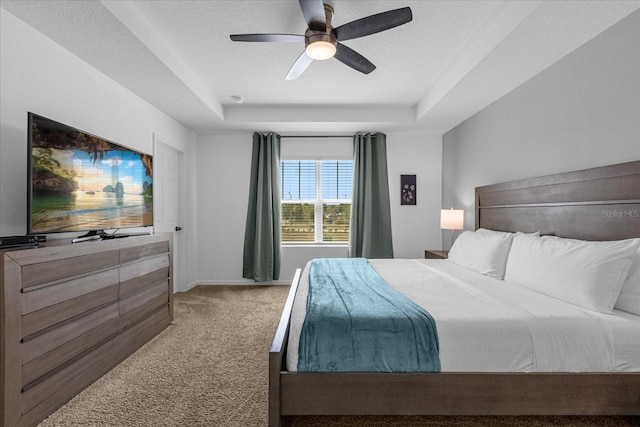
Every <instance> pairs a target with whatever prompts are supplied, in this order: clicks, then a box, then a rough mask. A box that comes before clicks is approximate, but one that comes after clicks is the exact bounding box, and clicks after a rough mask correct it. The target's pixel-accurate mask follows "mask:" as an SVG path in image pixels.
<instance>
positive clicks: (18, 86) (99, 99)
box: [0, 9, 196, 270]
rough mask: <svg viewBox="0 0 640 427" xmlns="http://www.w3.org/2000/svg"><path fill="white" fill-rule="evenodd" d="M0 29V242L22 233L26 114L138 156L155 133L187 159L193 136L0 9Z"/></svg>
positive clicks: (148, 150)
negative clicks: (125, 148)
mask: <svg viewBox="0 0 640 427" xmlns="http://www.w3.org/2000/svg"><path fill="white" fill-rule="evenodd" d="M0 30H1V33H0V43H1V45H0V50H1V52H2V55H1V64H0V94H1V95H2V96H1V97H0V236H11V235H24V234H25V233H26V232H27V228H26V227H27V224H26V211H27V112H29V111H31V112H34V113H37V114H40V115H43V116H45V117H48V118H51V119H54V120H56V121H59V122H62V123H65V124H68V125H70V126H73V127H76V128H79V129H82V130H85V131H87V132H90V133H92V134H95V135H99V136H101V137H103V138H106V139H109V140H112V141H115V142H118V143H120V144H122V145H125V146H129V147H131V148H134V149H137V150H140V151H143V152H146V153H153V135H154V133H155V134H157V135H159V136H160V137H161V139H162V140H163V141H165V142H167V143H170V144H171V145H173V146H174V147H175V148H177V149H178V150H180V151H183V152H184V153H185V156H191V154H190V153H189V151H190V150H192V149H194V148H195V141H196V136H195V134H194V133H192V132H191V131H189V130H188V129H187V128H185V127H184V126H182V125H181V124H179V123H178V122H176V121H175V120H173V119H171V118H170V117H169V116H167V115H166V114H164V113H162V112H161V111H159V110H158V109H156V108H155V107H153V106H151V105H150V104H148V103H147V102H145V101H143V100H142V99H141V98H139V97H138V96H137V95H135V94H134V93H132V92H130V91H129V90H128V89H125V88H124V87H122V86H120V85H119V84H118V83H116V82H114V81H113V80H111V79H110V78H108V77H107V76H105V75H104V74H102V73H100V72H98V71H97V70H96V69H94V68H92V67H91V66H90V65H88V64H87V63H85V62H84V61H82V60H80V59H79V58H78V57H76V56H75V55H73V54H72V53H70V52H68V51H67V50H65V49H63V48H61V47H60V46H59V45H57V44H55V43H54V42H52V41H51V40H50V39H48V38H46V37H45V36H43V35H42V34H41V33H39V32H37V31H36V30H34V29H33V28H31V27H29V26H27V25H26V24H25V23H23V22H22V21H20V20H19V19H17V18H16V17H14V16H13V15H11V14H10V13H8V12H7V11H6V10H4V9H0ZM183 185H184V188H188V186H187V183H184V184H183ZM52 237H53V236H52ZM188 269H190V270H193V267H192V266H190V267H189V268H188Z"/></svg>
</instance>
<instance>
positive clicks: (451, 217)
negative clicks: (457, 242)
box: [440, 208, 464, 246]
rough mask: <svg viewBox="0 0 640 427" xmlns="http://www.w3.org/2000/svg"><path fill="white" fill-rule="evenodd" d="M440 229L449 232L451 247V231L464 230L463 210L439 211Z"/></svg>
mask: <svg viewBox="0 0 640 427" xmlns="http://www.w3.org/2000/svg"><path fill="white" fill-rule="evenodd" d="M440 228H441V229H443V230H451V246H453V230H462V229H463V228H464V210H462V209H453V208H451V209H442V210H441V211H440Z"/></svg>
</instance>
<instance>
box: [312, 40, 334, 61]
mask: <svg viewBox="0 0 640 427" xmlns="http://www.w3.org/2000/svg"><path fill="white" fill-rule="evenodd" d="M306 51H307V55H309V56H310V57H311V58H313V59H316V60H320V61H322V60H325V59H329V58H333V56H334V55H335V54H336V46H335V44H333V43H331V42H328V41H325V40H318V41H316V42H313V43H309V45H307V48H306Z"/></svg>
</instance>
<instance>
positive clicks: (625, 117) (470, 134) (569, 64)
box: [443, 12, 640, 229]
mask: <svg viewBox="0 0 640 427" xmlns="http://www.w3.org/2000/svg"><path fill="white" fill-rule="evenodd" d="M638 28H640V12H635V13H633V14H631V15H630V16H629V17H627V18H626V19H624V20H622V21H621V22H620V23H618V24H616V25H615V26H613V27H611V28H610V29H608V30H607V31H605V32H604V33H602V34H601V35H599V36H598V37H596V38H594V39H593V40H591V41H590V42H588V43H586V44H585V45H583V46H582V47H580V48H579V49H577V50H576V51H574V52H572V53H571V54H569V55H567V56H566V57H565V58H563V59H562V60H560V61H559V62H557V63H556V64H554V65H552V66H551V67H549V68H547V69H546V70H544V71H543V72H542V73H540V74H539V75H537V76H535V77H534V78H532V79H531V80H529V81H528V82H526V83H524V84H523V85H522V86H520V87H518V88H517V89H515V90H514V91H512V92H511V93H509V94H507V95H505V96H504V97H503V98H501V99H499V100H498V101H496V102H495V103H494V104H492V105H490V106H489V107H487V108H485V109H484V110H482V111H481V112H479V113H477V114H476V115H474V116H473V117H471V118H469V119H468V120H466V121H465V122H463V123H462V124H460V125H458V126H457V127H455V128H454V129H452V130H451V131H449V132H447V133H446V134H445V135H444V137H443V205H444V206H449V205H451V206H455V207H462V208H464V209H465V210H466V212H465V228H466V229H473V227H474V212H473V206H474V187H476V186H481V185H488V184H494V183H498V182H503V181H510V180H516V179H523V178H529V177H535V176H541V175H548V174H553V173H558V172H566V171H571V170H578V169H585V168H590V167H596V166H602V165H607V164H615V163H622V162H626V161H632V160H639V159H640V31H638Z"/></svg>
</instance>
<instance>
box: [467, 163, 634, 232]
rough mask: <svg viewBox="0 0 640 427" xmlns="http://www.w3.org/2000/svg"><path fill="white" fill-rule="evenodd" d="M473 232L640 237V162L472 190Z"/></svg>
mask: <svg viewBox="0 0 640 427" xmlns="http://www.w3.org/2000/svg"><path fill="white" fill-rule="evenodd" d="M475 214H476V224H475V225H476V229H477V228H480V227H483V228H490V229H493V230H500V231H525V232H534V231H540V233H542V234H550V235H556V236H561V237H568V238H574V239H584V240H618V239H626V238H631V237H640V161H634V162H628V163H621V164H617V165H611V166H603V167H597V168H592V169H584V170H579V171H575V172H567V173H560V174H555V175H547V176H543V177H539V178H530V179H523V180H519V181H512V182H505V183H502V184H494V185H487V186H483V187H476V207H475Z"/></svg>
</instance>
